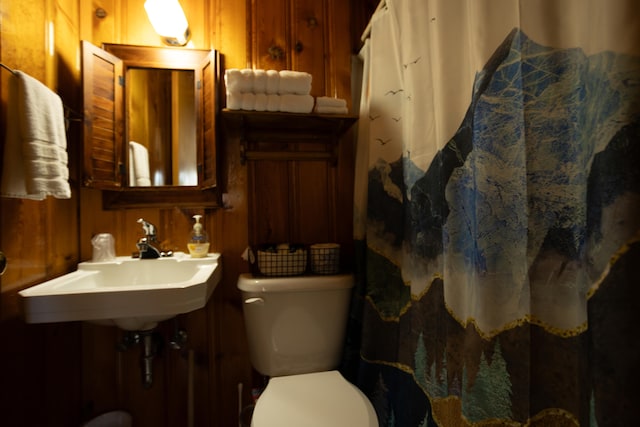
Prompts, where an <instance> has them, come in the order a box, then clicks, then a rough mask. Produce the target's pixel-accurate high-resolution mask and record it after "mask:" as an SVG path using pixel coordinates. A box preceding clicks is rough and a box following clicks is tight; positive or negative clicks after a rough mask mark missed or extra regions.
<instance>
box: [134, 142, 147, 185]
mask: <svg viewBox="0 0 640 427" xmlns="http://www.w3.org/2000/svg"><path fill="white" fill-rule="evenodd" d="M129 185H131V186H135V187H148V186H150V185H151V174H150V173H149V150H148V149H147V147H145V146H144V145H142V144H140V143H138V142H135V141H129Z"/></svg>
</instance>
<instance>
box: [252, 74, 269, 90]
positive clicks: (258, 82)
mask: <svg viewBox="0 0 640 427" xmlns="http://www.w3.org/2000/svg"><path fill="white" fill-rule="evenodd" d="M266 92H267V72H266V71H265V70H253V93H266Z"/></svg>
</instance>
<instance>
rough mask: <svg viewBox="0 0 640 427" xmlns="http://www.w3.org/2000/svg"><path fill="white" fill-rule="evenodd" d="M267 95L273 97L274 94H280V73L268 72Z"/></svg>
mask: <svg viewBox="0 0 640 427" xmlns="http://www.w3.org/2000/svg"><path fill="white" fill-rule="evenodd" d="M266 74H267V88H266V92H267V94H269V95H271V94H274V93H278V88H279V87H280V73H278V72H277V71H276V70H267V71H266Z"/></svg>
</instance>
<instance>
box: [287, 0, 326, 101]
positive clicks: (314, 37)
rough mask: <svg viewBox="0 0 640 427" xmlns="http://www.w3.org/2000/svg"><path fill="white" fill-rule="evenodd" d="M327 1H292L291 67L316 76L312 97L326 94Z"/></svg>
mask: <svg viewBox="0 0 640 427" xmlns="http://www.w3.org/2000/svg"><path fill="white" fill-rule="evenodd" d="M325 5H326V0H323V1H318V0H291V6H290V7H291V28H290V31H291V35H290V40H291V46H290V47H289V51H290V52H291V61H290V63H291V67H292V69H294V70H298V71H306V72H308V73H311V75H312V77H313V81H312V87H311V94H312V95H314V96H322V95H325V94H326V93H327V91H326V89H327V88H326V83H327V79H326V75H325V63H326V62H331V61H332V58H331V56H330V55H325V52H326V48H325V31H324V28H325V27H326V24H327V19H326V7H325Z"/></svg>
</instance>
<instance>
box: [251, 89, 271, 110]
mask: <svg viewBox="0 0 640 427" xmlns="http://www.w3.org/2000/svg"><path fill="white" fill-rule="evenodd" d="M267 103H268V98H267V94H266V93H256V100H255V104H254V109H255V110H256V111H266V110H267Z"/></svg>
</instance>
